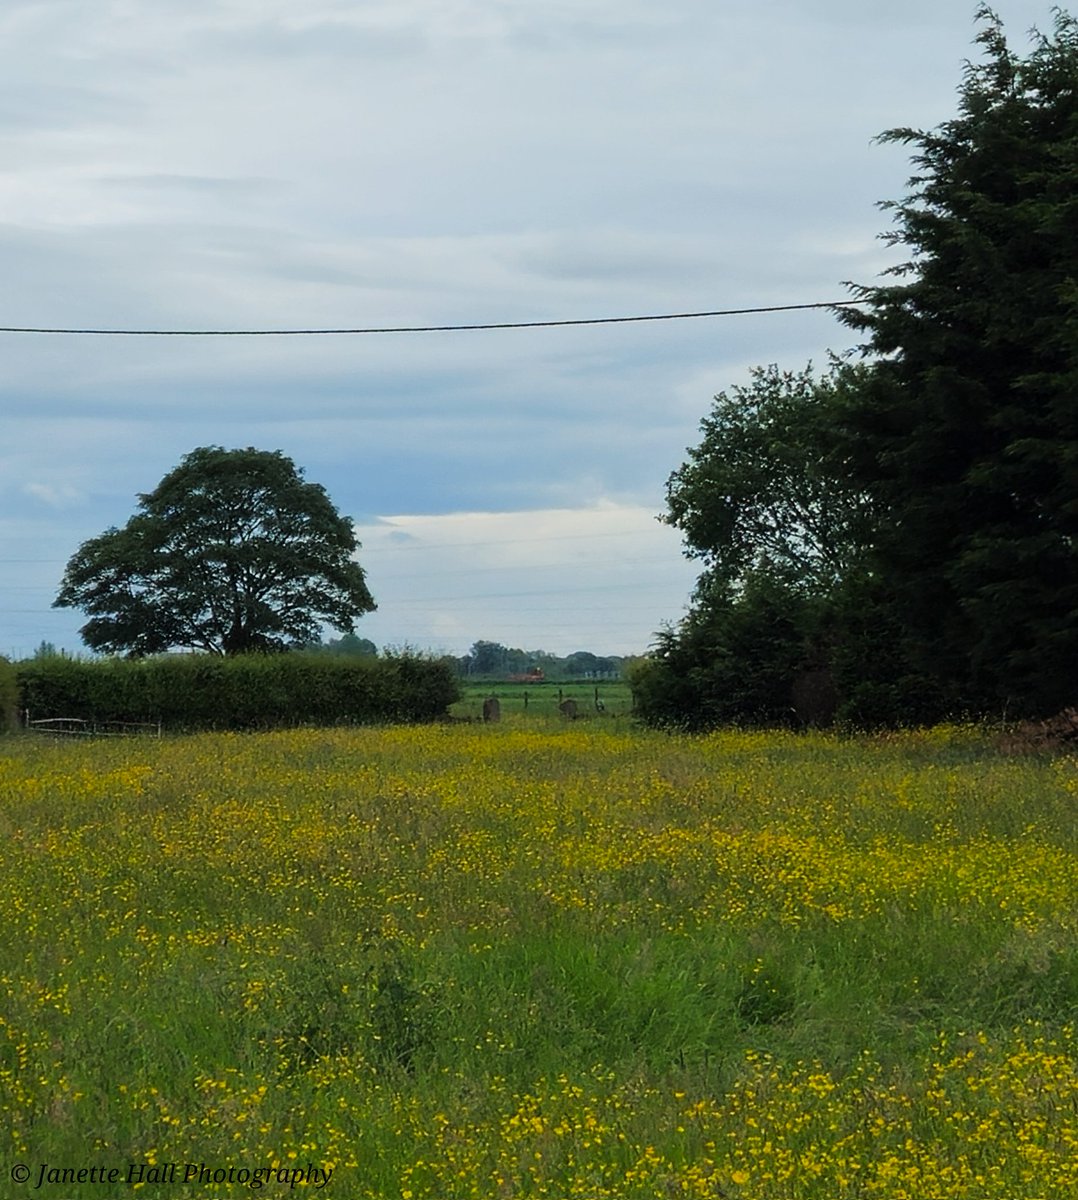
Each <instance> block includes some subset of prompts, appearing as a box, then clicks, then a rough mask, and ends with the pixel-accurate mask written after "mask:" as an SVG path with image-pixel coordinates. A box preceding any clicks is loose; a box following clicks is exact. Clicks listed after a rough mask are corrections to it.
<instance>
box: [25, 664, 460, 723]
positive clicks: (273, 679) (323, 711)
mask: <svg viewBox="0 0 1078 1200" xmlns="http://www.w3.org/2000/svg"><path fill="white" fill-rule="evenodd" d="M18 683H19V687H20V689H21V693H22V704H23V707H24V708H27V709H29V710H30V712H31V713H32V714H33V716H34V717H39V718H40V717H77V718H81V719H82V720H87V721H97V722H121V721H130V722H140V721H150V722H160V723H161V725H162V726H163V727H165V728H167V729H176V730H195V729H268V728H273V727H279V726H291V725H338V724H357V725H360V724H368V725H369V724H378V723H382V722H391V721H392V722H407V721H428V720H433V719H435V718H437V717H439V716H443V715H444V714H445V712H446V709H447V708H448V706H449V705H450V704H452V703H453V701H454V700H456V699H457V698H458V695H459V691H458V685H457V682H456V679H455V677H454V675H453V671H452V669H451V666H450V665H449V664H448V663H446V662H444V661H442V660H436V659H430V658H423V657H420V656H417V655H399V656H389V657H387V658H382V659H373V658H343V657H330V656H325V655H309V654H279V655H241V656H237V657H235V658H221V657H217V656H214V655H208V654H185V655H164V656H161V657H159V658H147V659H135V660H131V659H117V658H107V659H96V660H90V661H80V660H75V659H69V658H59V657H57V658H43V659H34V660H31V661H29V662H24V663H22V664H20V666H19V668H18Z"/></svg>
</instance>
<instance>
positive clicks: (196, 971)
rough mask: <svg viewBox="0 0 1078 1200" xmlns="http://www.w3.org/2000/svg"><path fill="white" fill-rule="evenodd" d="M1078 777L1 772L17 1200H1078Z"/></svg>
mask: <svg viewBox="0 0 1078 1200" xmlns="http://www.w3.org/2000/svg"><path fill="white" fill-rule="evenodd" d="M1076 767H1078V763H1076V761H1075V759H1074V758H1071V757H1065V756H1057V757H1048V756H1038V755H1026V756H1021V757H1016V756H1012V757H1008V756H1005V755H1003V754H1001V753H1000V752H999V751H998V750H997V749H996V748H995V747H994V746H993V744H992V742H991V740H990V739H989V738H988V737H987V736H985V735H983V734H981V733H979V732H977V731H975V730H968V729H962V728H940V729H935V730H929V731H921V732H909V733H902V734H895V735H891V736H888V737H877V738H869V737H864V738H854V737H839V736H834V735H830V734H817V733H813V734H800V735H794V734H786V733H747V732H721V733H715V734H713V735H709V736H706V737H697V738H688V737H671V736H667V735H663V734H659V733H652V732H646V731H641V730H638V729H634V728H633V727H632V726H631V725H630V724H629V723H628V722H627V721H625V720H623V719H622V718H611V719H609V720H603V719H602V718H600V717H596V718H594V719H592V720H588V721H577V722H565V721H556V720H552V721H549V722H544V721H535V720H532V721H531V722H529V723H525V721H524V720H523V719H522V718H519V717H516V716H514V715H513V714H511V713H510V714H508V715H506V716H505V717H504V718H503V720H502V721H501V722H500V723H499V724H498V725H489V726H484V725H482V724H464V723H459V724H445V725H428V726H421V727H388V728H363V729H338V730H316V729H308V730H293V731H288V732H281V733H262V734H247V735H242V734H213V735H211V734H204V735H194V736H190V737H187V738H178V737H177V738H167V737H166V738H163V739H160V740H158V739H144V740H143V739H134V740H120V739H117V740H114V741H97V742H94V741H89V740H87V741H82V742H63V741H48V740H45V739H37V740H35V739H31V738H28V737H8V738H5V739H3V740H0V830H2V834H3V838H4V841H5V844H6V848H7V853H6V854H5V855H4V856H3V860H2V863H0V905H2V911H3V913H4V916H5V927H4V932H3V936H2V937H0V1139H2V1143H0V1144H2V1153H0V1177H2V1178H4V1189H5V1193H4V1194H7V1195H12V1196H17V1195H22V1194H26V1195H29V1194H31V1193H32V1194H35V1195H38V1196H50V1197H52V1200H82V1198H83V1197H91V1196H94V1197H104V1200H116V1198H117V1197H119V1196H126V1195H143V1196H154V1197H156V1196H161V1197H170V1198H176V1200H183V1198H184V1197H205V1196H211V1195H233V1196H234V1195H241V1194H250V1193H252V1192H255V1193H256V1194H266V1195H270V1194H272V1195H285V1194H289V1195H292V1194H300V1195H315V1194H323V1195H328V1196H336V1197H338V1198H340V1200H373V1198H376V1197H392V1198H394V1200H396V1198H401V1200H419V1198H430V1200H457V1198H464V1197H482V1198H483V1200H487V1198H489V1197H494V1198H510V1197H551V1198H555V1200H568V1198H570V1197H581V1198H586V1200H606V1198H612V1197H626V1198H628V1197H634V1198H636V1197H639V1198H644V1197H647V1198H648V1200H655V1198H656V1197H719V1198H722V1200H741V1198H744V1200H802V1198H804V1200H810V1198H811V1200H846V1198H851V1200H852V1198H853V1197H885V1198H887V1200H899V1198H908V1200H914V1198H915V1200H933V1198H935V1197H969V1198H976V1200H981V1198H997V1197H998V1198H999V1200H1033V1198H1037V1197H1041V1198H1044V1200H1049V1198H1052V1200H1056V1198H1059V1197H1067V1196H1075V1195H1078V1053H1076V1052H1078V1036H1076V1032H1075V1025H1074V1019H1075V1014H1076V1007H1078V937H1076V933H1078V869H1076V868H1078V836H1076V834H1078V820H1076V811H1078V810H1076V801H1078V770H1076ZM43 1164H44V1165H45V1166H44V1167H43ZM188 1164H191V1165H192V1166H193V1167H194V1168H195V1169H196V1174H195V1175H194V1176H192V1177H190V1178H189V1179H188V1182H184V1181H183V1179H184V1174H185V1172H186V1171H188V1169H189V1168H188ZM16 1166H25V1167H26V1168H27V1170H28V1172H29V1173H30V1175H31V1178H30V1179H29V1180H28V1182H27V1183H26V1184H25V1186H23V1187H21V1188H20V1187H18V1186H9V1185H8V1182H7V1177H8V1176H9V1175H11V1173H12V1171H13V1170H14V1169H15V1167H16ZM199 1168H202V1174H201V1175H199V1174H198V1173H197V1171H198V1169H199ZM315 1168H316V1169H317V1171H318V1172H324V1173H326V1174H329V1182H328V1183H326V1184H325V1186H324V1187H319V1186H318V1184H319V1182H320V1181H324V1175H323V1176H319V1175H316V1174H315V1173H314V1169H315ZM77 1169H81V1170H83V1171H84V1172H85V1171H87V1170H89V1169H94V1170H96V1171H99V1172H106V1171H109V1170H114V1171H116V1172H118V1174H117V1175H116V1176H115V1177H111V1178H114V1179H115V1180H116V1181H117V1182H116V1183H115V1186H114V1187H113V1186H105V1187H103V1186H102V1184H101V1182H100V1177H99V1178H97V1179H90V1178H89V1177H88V1176H86V1175H84V1176H83V1179H82V1181H81V1182H80V1181H79V1179H78V1178H77V1176H76V1174H75V1172H76V1170H77ZM43 1170H54V1171H59V1172H62V1171H63V1170H68V1171H69V1172H71V1173H70V1174H69V1175H67V1177H66V1179H65V1181H64V1182H62V1183H61V1182H51V1181H50V1177H48V1176H47V1175H46V1177H45V1179H44V1180H43V1182H42V1186H41V1187H40V1189H36V1190H35V1188H34V1184H35V1183H36V1182H37V1180H38V1176H39V1172H42V1171H43ZM170 1171H172V1172H173V1173H172V1174H171V1175H170ZM256 1171H258V1172H262V1173H263V1174H258V1175H256V1174H255V1172H256ZM230 1172H231V1178H229V1173H230ZM245 1172H246V1174H244V1173H245ZM290 1173H291V1174H290ZM11 1177H12V1178H13V1179H15V1178H16V1177H15V1176H14V1175H12V1176H11ZM60 1177H61V1176H60V1175H56V1176H54V1177H52V1178H55V1179H60ZM101 1177H107V1176H101ZM16 1183H18V1179H16ZM256 1184H260V1185H262V1187H261V1189H260V1190H259V1189H256V1187H255V1185H256Z"/></svg>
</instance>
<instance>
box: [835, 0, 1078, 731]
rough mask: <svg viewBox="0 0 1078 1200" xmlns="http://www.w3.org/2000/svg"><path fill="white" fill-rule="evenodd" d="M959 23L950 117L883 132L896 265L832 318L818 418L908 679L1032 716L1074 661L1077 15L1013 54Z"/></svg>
mask: <svg viewBox="0 0 1078 1200" xmlns="http://www.w3.org/2000/svg"><path fill="white" fill-rule="evenodd" d="M978 19H979V21H980V25H981V28H980V31H979V34H978V37H977V41H978V42H979V43H980V45H981V47H982V48H983V50H984V55H985V57H984V61H983V62H980V63H977V64H971V65H969V66H968V67H967V69H966V72H965V77H964V80H963V83H962V86H961V89H960V103H959V113H958V116H957V117H956V118H955V119H954V120H951V121H948V122H946V123H945V124H943V125H941V126H940V127H939V128H938V129H936V130H933V131H931V132H924V131H921V130H915V129H905V128H903V129H894V130H891V131H889V132H888V133H886V134H884V135H883V136H884V140H887V141H892V142H899V143H902V144H908V145H911V146H913V147H915V152H914V156H913V162H914V165H915V167H916V174H915V175H914V176H913V177H912V179H911V180H910V189H911V190H910V194H909V195H908V196H907V197H906V198H905V199H903V200H901V201H899V202H897V203H893V204H889V205H886V206H885V207H886V208H888V209H889V211H891V212H892V213H893V215H894V220H895V228H894V230H893V231H892V232H891V233H890V234H889V235H888V237H889V240H891V241H892V242H894V243H897V244H901V245H903V246H904V247H907V248H908V249H909V251H910V253H911V257H910V258H909V260H908V261H907V262H906V263H905V264H903V265H901V266H899V267H897V268H896V269H895V270H894V271H893V272H892V273H891V275H892V278H893V281H889V282H887V283H885V284H883V285H880V286H875V287H859V288H857V289H856V292H857V294H858V295H859V296H860V297H861V298H862V299H865V300H867V301H869V304H868V305H867V307H866V308H865V309H864V311H861V312H858V311H852V310H847V311H846V312H845V313H844V314H843V320H845V321H846V322H847V323H848V324H850V325H851V326H853V327H854V328H856V329H859V330H862V331H865V332H867V333H868V335H869V341H868V343H867V345H866V346H865V350H866V351H867V352H868V353H869V354H870V355H871V356H872V359H873V370H872V371H871V372H870V374H869V375H867V376H866V381H865V386H864V387H863V388H861V389H859V390H858V391H857V392H855V393H851V394H850V395H849V396H848V397H847V403H846V404H845V405H844V406H842V411H841V412H840V416H839V426H840V431H841V434H842V440H843V442H844V446H845V449H846V453H847V455H848V459H847V469H848V478H849V479H850V481H851V483H852V484H853V485H854V486H856V487H857V488H859V489H863V490H864V491H865V492H866V493H867V494H868V495H870V496H871V497H872V498H873V501H874V503H875V504H876V505H877V507H878V509H879V511H880V512H881V513H884V514H886V520H885V521H882V522H881V523H880V524H879V526H878V528H877V530H876V533H875V538H874V549H873V555H872V561H871V570H872V573H873V577H874V579H875V582H876V590H877V594H878V595H881V596H886V597H887V602H888V603H889V604H890V605H892V606H893V607H894V609H895V610H896V611H897V612H898V613H900V614H901V622H900V624H901V628H902V630H903V636H904V641H905V657H906V659H907V662H908V665H909V667H910V669H911V670H913V671H915V672H917V673H918V674H921V675H923V676H925V677H926V678H928V679H931V680H933V681H934V682H935V684H936V685H937V686H939V687H940V688H941V689H942V694H946V695H948V696H949V700H948V703H949V704H950V705H951V706H954V707H961V708H965V709H967V710H970V711H978V710H988V709H992V708H995V709H996V710H997V711H998V710H1001V709H1003V708H1004V707H1008V708H1010V709H1011V710H1012V711H1013V710H1019V711H1023V712H1036V711H1040V712H1046V711H1053V710H1056V709H1059V708H1060V707H1062V706H1063V705H1064V704H1068V703H1072V702H1073V700H1074V665H1075V663H1076V661H1078V541H1076V538H1078V22H1076V20H1075V19H1074V18H1073V17H1071V16H1069V15H1067V14H1065V13H1063V12H1062V11H1060V10H1057V11H1056V17H1055V29H1054V32H1053V34H1052V35H1037V36H1036V40H1035V43H1034V48H1033V50H1032V52H1031V53H1030V54H1029V56H1028V57H1026V58H1024V59H1023V58H1020V57H1018V56H1017V55H1016V54H1014V52H1013V51H1012V50H1011V49H1010V47H1009V46H1008V44H1007V41H1006V38H1005V36H1004V32H1003V29H1002V26H1001V24H1000V21H999V19H998V18H997V17H996V15H995V14H994V13H993V12H992V11H991V10H990V9H988V8H985V7H982V8H981V9H980V10H979V13H978Z"/></svg>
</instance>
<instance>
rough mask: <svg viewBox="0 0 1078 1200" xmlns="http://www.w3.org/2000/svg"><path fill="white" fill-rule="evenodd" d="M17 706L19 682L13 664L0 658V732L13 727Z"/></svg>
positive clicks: (15, 720) (16, 720) (16, 719)
mask: <svg viewBox="0 0 1078 1200" xmlns="http://www.w3.org/2000/svg"><path fill="white" fill-rule="evenodd" d="M18 707H19V682H18V677H17V675H16V673H15V667H14V664H12V663H10V662H8V660H7V659H6V658H0V733H4V732H6V731H7V730H9V729H14V728H15V726H16V724H17V723H18V716H17V710H18Z"/></svg>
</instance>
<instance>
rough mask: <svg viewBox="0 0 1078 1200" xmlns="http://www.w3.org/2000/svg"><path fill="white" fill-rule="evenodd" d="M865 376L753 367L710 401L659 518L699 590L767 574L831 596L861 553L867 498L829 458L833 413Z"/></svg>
mask: <svg viewBox="0 0 1078 1200" xmlns="http://www.w3.org/2000/svg"><path fill="white" fill-rule="evenodd" d="M865 374H866V370H865V368H863V367H858V366H850V365H848V364H845V363H842V362H840V361H837V360H836V361H834V362H832V364H831V368H830V370H829V371H827V372H826V373H825V374H824V375H822V376H820V377H817V376H816V375H815V374H814V373H813V370H812V367H811V365H810V366H808V367H806V368H805V369H804V370H802V371H800V372H796V373H795V372H792V371H781V370H780V369H779V368H778V366H776V365H771V366H769V367H757V368H756V369H755V370H754V371H753V372H752V377H751V382H750V384H749V385H748V386H735V387H733V388H731V389H730V391H729V392H720V393H719V395H718V396H716V397H715V401H714V404H713V406H712V410H711V412H710V414H709V415H708V416H706V417H705V418H704V419H703V421H702V422H701V423H700V428H701V431H702V433H703V439H702V440H701V442H700V445H699V446H696V447H692V448H690V449H689V451H688V455H689V457H688V461H687V462H685V463H684V464H683V465H682V466H681V467H679V468H678V470H676V471H675V472H674V473H673V474H672V475H671V476H670V478H669V480H668V482H667V489H666V495H667V512H666V514H665V515H664V517H663V520H664V521H665V522H666V523H667V524H669V525H674V526H676V527H677V528H678V529H680V530H681V531H682V533H683V534H684V535H685V544H686V553H687V554H688V555H690V556H691V557H695V558H699V559H701V560H702V561H703V563H704V565H705V568H706V572H707V576H706V580H705V585H704V586H705V587H706V588H707V589H713V588H714V587H715V585H716V584H721V585H723V586H726V585H733V586H735V587H738V586H740V585H741V583H742V582H743V581H744V579H745V578H746V577H747V576H748V575H750V574H754V573H756V572H759V571H760V570H761V569H763V570H772V571H776V572H779V573H782V574H785V575H786V576H787V577H788V578H791V579H797V580H799V581H800V582H801V583H802V584H803V585H804V586H805V587H807V588H810V589H815V590H820V589H822V590H827V589H828V588H830V587H832V586H833V585H834V584H835V582H836V581H837V580H840V579H842V578H843V576H844V575H845V574H846V572H847V571H848V570H849V567H850V565H851V563H852V562H853V561H854V560H855V559H856V558H857V557H858V556H859V554H860V553H861V548H862V543H863V540H864V538H865V536H866V533H867V524H868V516H869V514H868V502H867V499H866V497H865V496H864V495H863V494H862V493H861V492H859V491H858V490H856V489H855V488H852V487H850V486H846V485H845V483H844V481H843V479H842V476H841V472H840V470H838V469H836V468H837V467H838V464H836V463H835V462H834V461H833V452H832V446H833V440H834V439H833V432H832V431H833V424H834V419H835V408H836V405H837V404H838V402H839V401H840V400H841V398H842V397H843V396H844V395H845V394H846V393H848V392H849V391H851V390H856V388H857V387H858V386H860V384H861V382H862V381H863V378H864V376H865Z"/></svg>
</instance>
